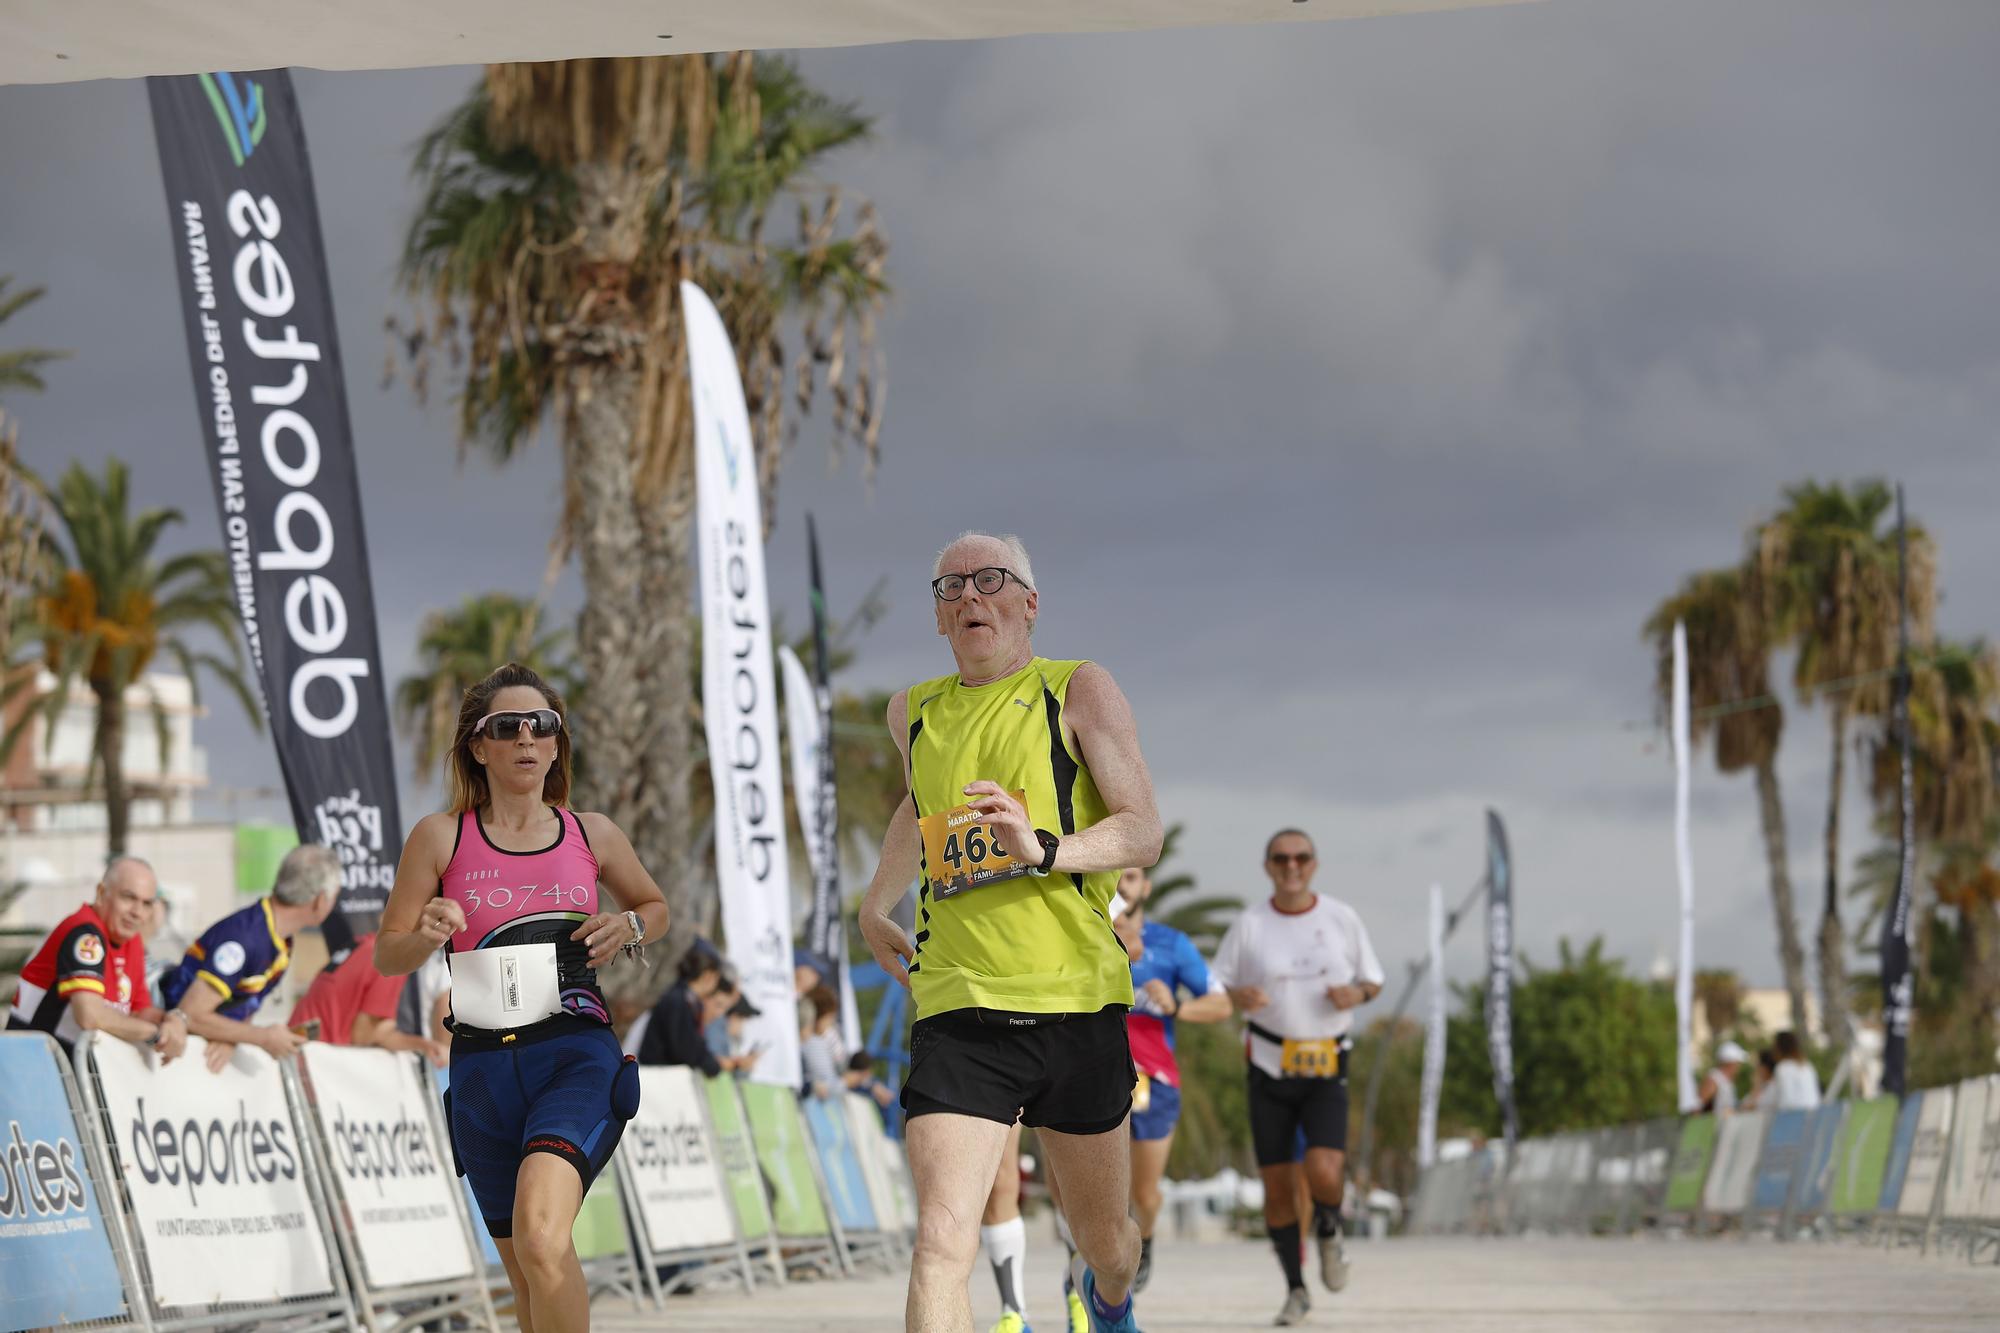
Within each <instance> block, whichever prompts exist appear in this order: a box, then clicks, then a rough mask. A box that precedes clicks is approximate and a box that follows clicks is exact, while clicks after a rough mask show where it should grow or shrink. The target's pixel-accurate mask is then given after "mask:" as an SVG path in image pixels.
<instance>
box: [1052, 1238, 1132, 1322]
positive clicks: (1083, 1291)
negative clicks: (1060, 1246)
mask: <svg viewBox="0 0 2000 1333" xmlns="http://www.w3.org/2000/svg"><path fill="white" fill-rule="evenodd" d="M1069 1280H1070V1282H1071V1283H1072V1284H1074V1285H1075V1287H1076V1291H1077V1295H1078V1296H1080V1297H1081V1298H1082V1300H1083V1309H1084V1314H1085V1317H1086V1318H1087V1319H1089V1321H1090V1333H1139V1312H1138V1311H1137V1310H1136V1309H1134V1308H1133V1304H1132V1298H1131V1297H1130V1296H1129V1295H1128V1296H1126V1298H1125V1316H1124V1318H1122V1319H1119V1320H1117V1321H1116V1322H1113V1321H1112V1320H1109V1319H1106V1318H1105V1317H1104V1316H1103V1315H1102V1314H1100V1313H1099V1312H1098V1305H1097V1275H1096V1274H1095V1273H1092V1272H1091V1271H1090V1266H1089V1265H1088V1264H1086V1263H1084V1262H1083V1256H1082V1255H1078V1256H1077V1257H1076V1258H1074V1259H1072V1260H1070V1265H1069Z"/></svg>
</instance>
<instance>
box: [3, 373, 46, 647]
mask: <svg viewBox="0 0 2000 1333" xmlns="http://www.w3.org/2000/svg"><path fill="white" fill-rule="evenodd" d="M42 499H43V489H42V483H41V479H40V478H38V477H36V476H35V474H34V473H33V472H31V471H29V470H28V468H27V467H26V466H25V465H24V464H23V463H22V462H21V455H20V452H19V450H18V449H17V447H16V444H15V439H14V427H13V424H12V423H11V422H9V421H8V420H7V414H6V413H5V412H0V669H4V667H5V664H7V663H10V662H12V661H13V660H14V658H13V628H14V609H15V605H16V604H17V603H18V602H19V600H20V597H21V594H22V593H23V592H25V591H26V590H27V587H28V585H29V583H30V582H31V581H32V579H33V572H34V568H35V562H36V561H37V560H38V559H39V558H40V556H41V551H42Z"/></svg>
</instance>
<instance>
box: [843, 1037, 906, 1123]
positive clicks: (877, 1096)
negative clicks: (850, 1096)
mask: <svg viewBox="0 0 2000 1333" xmlns="http://www.w3.org/2000/svg"><path fill="white" fill-rule="evenodd" d="M840 1081H841V1082H842V1083H845V1084H846V1085H847V1090H848V1091H849V1092H858V1093H860V1094H861V1095H862V1096H864V1097H868V1098H871V1099H872V1100H873V1101H874V1103H875V1105H876V1106H877V1107H878V1108H880V1110H881V1111H882V1114H883V1118H884V1119H886V1118H887V1117H888V1112H889V1107H890V1106H891V1105H892V1104H894V1102H895V1100H896V1090H895V1089H894V1088H892V1087H890V1086H889V1085H888V1084H887V1083H884V1082H883V1081H882V1080H881V1079H879V1078H876V1077H875V1061H874V1060H873V1059H872V1058H871V1057H870V1056H869V1054H868V1052H866V1051H856V1052H855V1053H854V1057H853V1058H852V1059H851V1060H849V1061H848V1062H847V1069H846V1071H845V1072H843V1073H842V1074H841V1076H840Z"/></svg>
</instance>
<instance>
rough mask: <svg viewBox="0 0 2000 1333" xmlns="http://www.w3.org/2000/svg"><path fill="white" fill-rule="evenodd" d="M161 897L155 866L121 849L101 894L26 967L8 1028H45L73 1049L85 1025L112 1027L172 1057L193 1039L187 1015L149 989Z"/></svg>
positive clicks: (120, 1034) (100, 884) (99, 887)
mask: <svg viewBox="0 0 2000 1333" xmlns="http://www.w3.org/2000/svg"><path fill="white" fill-rule="evenodd" d="M159 896H160V884H159V880H158V878H157V877H156V876H155V875H154V874H153V868H152V867H151V866H149V865H147V864H146V863H145V862H144V861H141V860H140V859H139V858H138V857H136V856H121V857H117V858H116V859H114V860H113V861H112V862H111V864H110V865H108V866H106V867H105V868H104V878H103V879H101V880H99V881H98V884H97V896H96V898H95V899H94V900H93V901H91V902H87V903H85V904H84V905H83V906H81V907H79V908H77V909H76V911H74V912H72V913H70V915H69V916H67V917H65V918H64V919H63V921H62V923H61V924H60V925H58V926H57V927H56V928H55V929H54V930H53V931H51V932H50V933H49V937H48V938H47V939H46V940H43V941H42V947H41V948H39V949H37V950H35V956H34V957H33V958H30V959H29V960H28V965H27V966H26V967H24V968H22V969H21V981H20V984H19V986H17V987H16V988H15V991H14V1008H13V1011H12V1012H11V1013H9V1014H8V1016H7V1026H8V1028H9V1029H22V1028H27V1029H32V1030H36V1031H41V1032H46V1033H48V1034H49V1035H50V1036H52V1037H54V1038H55V1039H56V1040H57V1041H59V1042H61V1043H62V1046H63V1049H64V1050H66V1051H67V1050H70V1049H71V1048H72V1047H74V1045H75V1044H76V1040H77V1038H78V1037H80V1036H82V1035H83V1034H84V1033H85V1032H92V1031H96V1032H108V1033H110V1034H111V1035H112V1036H114V1037H119V1038H122V1039H123V1040H125V1041H129V1042H131V1043H132V1044H133V1045H135V1046H145V1047H150V1048H152V1049H155V1050H157V1051H159V1053H160V1058H161V1059H162V1060H163V1061H164V1060H171V1059H173V1058H174V1057H175V1056H177V1055H179V1054H180V1053H181V1051H182V1050H183V1049H184V1048H185V1047H186V1046H187V1035H188V1025H187V1016H186V1015H185V1014H183V1013H181V1012H180V1010H178V1009H176V1010H174V1011H173V1012H172V1013H161V1012H160V1010H159V1009H158V1008H157V1007H156V1006H155V1005H154V1004H153V998H152V996H151V995H150V994H149V993H148V992H147V990H146V950H145V944H144V943H143V941H141V939H140V937H139V936H140V931H141V930H143V929H144V927H145V924H146V918H147V915H148V913H150V912H151V911H152V908H153V903H154V902H155V901H156V900H157V899H158V898H159Z"/></svg>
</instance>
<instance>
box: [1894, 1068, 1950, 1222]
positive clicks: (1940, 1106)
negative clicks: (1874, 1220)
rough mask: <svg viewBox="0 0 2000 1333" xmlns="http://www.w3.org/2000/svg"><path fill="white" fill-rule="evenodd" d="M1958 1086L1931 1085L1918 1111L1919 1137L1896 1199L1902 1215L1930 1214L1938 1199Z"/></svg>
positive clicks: (1912, 1147) (1912, 1145)
mask: <svg viewBox="0 0 2000 1333" xmlns="http://www.w3.org/2000/svg"><path fill="white" fill-rule="evenodd" d="M1956 1092H1957V1090H1956V1089H1955V1088H1930V1089H1927V1090H1926V1091H1925V1092H1924V1100H1923V1105H1922V1106H1921V1107H1920V1108H1919V1109H1918V1111H1917V1137H1916V1141H1915V1142H1914V1143H1912V1144H1911V1145H1910V1165H1909V1169H1908V1170H1906V1171H1905V1172H1904V1173H1903V1194H1902V1197H1901V1198H1899V1199H1897V1200H1896V1212H1897V1214H1898V1215H1899V1216H1902V1217H1929V1216H1930V1215H1931V1205H1932V1204H1933V1203H1935V1202H1936V1201H1937V1191H1938V1181H1939V1180H1940V1179H1942V1178H1943V1176H1944V1166H1945V1162H1944V1149H1945V1137H1946V1136H1947V1135H1948V1134H1950V1133H1951V1115H1952V1110H1953V1108H1954V1107H1955V1106H1956V1105H1957V1101H1958V1098H1957V1096H1956V1095H1955V1094H1956Z"/></svg>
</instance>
